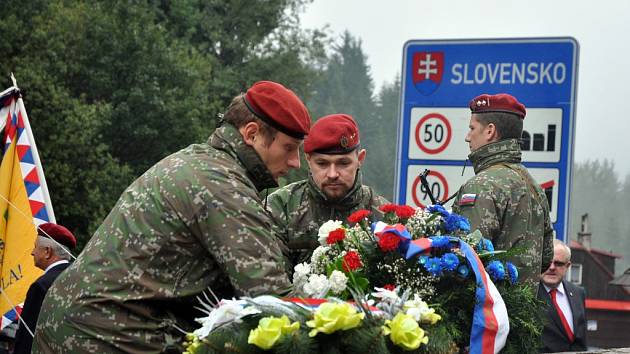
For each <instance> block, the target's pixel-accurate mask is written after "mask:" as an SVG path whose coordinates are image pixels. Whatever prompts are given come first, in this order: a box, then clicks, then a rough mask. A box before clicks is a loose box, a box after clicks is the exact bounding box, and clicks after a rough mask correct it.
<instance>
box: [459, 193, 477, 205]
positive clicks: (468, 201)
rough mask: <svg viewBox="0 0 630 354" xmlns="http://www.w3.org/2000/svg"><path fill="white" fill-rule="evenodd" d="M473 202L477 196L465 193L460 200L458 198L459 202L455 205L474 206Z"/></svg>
mask: <svg viewBox="0 0 630 354" xmlns="http://www.w3.org/2000/svg"><path fill="white" fill-rule="evenodd" d="M475 200H477V195H476V194H472V193H466V194H464V195H462V197H461V198H459V201H458V202H457V204H458V205H460V206H463V205H475Z"/></svg>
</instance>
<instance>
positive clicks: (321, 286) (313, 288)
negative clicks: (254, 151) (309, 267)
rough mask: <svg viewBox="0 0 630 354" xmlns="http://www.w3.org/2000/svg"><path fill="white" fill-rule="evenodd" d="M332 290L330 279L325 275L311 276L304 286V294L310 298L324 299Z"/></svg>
mask: <svg viewBox="0 0 630 354" xmlns="http://www.w3.org/2000/svg"><path fill="white" fill-rule="evenodd" d="M329 289H330V283H329V282H328V278H326V276H325V275H323V274H311V275H310V276H309V277H308V283H306V284H305V285H304V292H305V293H306V295H307V296H310V297H316V298H320V297H324V296H325V295H326V293H327V292H328V290H329Z"/></svg>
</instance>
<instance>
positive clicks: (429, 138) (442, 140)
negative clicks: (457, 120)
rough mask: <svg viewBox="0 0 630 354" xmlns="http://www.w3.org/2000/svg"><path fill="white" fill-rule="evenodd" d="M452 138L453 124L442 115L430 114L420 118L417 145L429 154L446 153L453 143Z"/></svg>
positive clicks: (417, 127) (417, 128) (417, 126)
mask: <svg viewBox="0 0 630 354" xmlns="http://www.w3.org/2000/svg"><path fill="white" fill-rule="evenodd" d="M452 136H453V131H452V129H451V124H450V123H449V121H448V119H446V117H444V116H443V115H442V114H440V113H436V112H432V113H429V114H427V115H425V116H424V117H422V118H420V121H419V122H418V124H417V125H416V144H418V147H419V148H420V150H422V151H424V152H426V153H427V154H437V153H439V152H442V151H444V149H446V147H447V146H448V144H449V143H450V142H451V137H452Z"/></svg>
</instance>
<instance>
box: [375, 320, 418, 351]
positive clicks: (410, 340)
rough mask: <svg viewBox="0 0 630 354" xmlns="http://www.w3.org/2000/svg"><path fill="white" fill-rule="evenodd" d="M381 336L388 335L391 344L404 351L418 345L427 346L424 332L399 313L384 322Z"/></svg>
mask: <svg viewBox="0 0 630 354" xmlns="http://www.w3.org/2000/svg"><path fill="white" fill-rule="evenodd" d="M383 334H384V335H389V338H390V339H391V341H392V343H394V344H396V345H397V346H399V347H401V348H403V349H405V350H414V349H418V348H419V347H420V344H427V343H428V342H429V337H427V336H425V335H424V330H422V328H420V326H418V322H416V320H414V318H413V317H412V316H410V315H407V314H405V313H402V312H399V313H398V314H397V315H396V317H394V319H393V320H391V321H390V320H387V321H385V325H384V326H383Z"/></svg>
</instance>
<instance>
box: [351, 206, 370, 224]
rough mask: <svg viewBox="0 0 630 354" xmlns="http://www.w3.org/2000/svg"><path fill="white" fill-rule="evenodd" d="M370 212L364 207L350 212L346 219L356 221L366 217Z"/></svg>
mask: <svg viewBox="0 0 630 354" xmlns="http://www.w3.org/2000/svg"><path fill="white" fill-rule="evenodd" d="M370 214H372V213H371V212H370V211H369V210H365V209H361V210H357V211H355V212H354V213H352V214H350V216H348V221H349V222H354V223H357V222H359V221H361V220H363V219H365V218H367V217H368V215H370Z"/></svg>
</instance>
